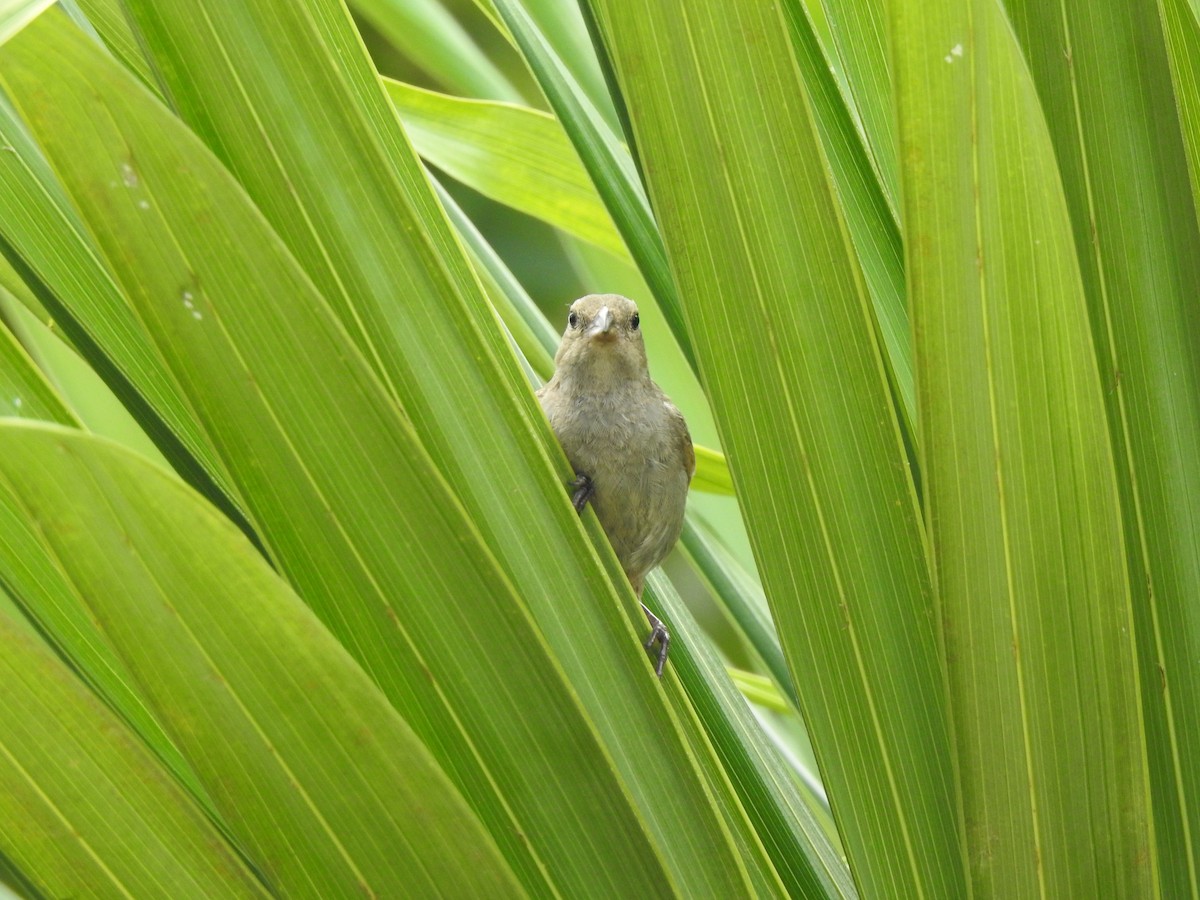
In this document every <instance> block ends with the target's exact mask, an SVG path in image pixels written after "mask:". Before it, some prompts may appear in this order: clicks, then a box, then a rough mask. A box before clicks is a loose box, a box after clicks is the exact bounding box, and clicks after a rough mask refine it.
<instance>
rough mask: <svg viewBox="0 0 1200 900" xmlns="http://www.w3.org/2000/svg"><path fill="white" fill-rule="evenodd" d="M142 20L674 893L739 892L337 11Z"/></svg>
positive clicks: (391, 120)
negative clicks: (563, 700) (512, 592)
mask: <svg viewBox="0 0 1200 900" xmlns="http://www.w3.org/2000/svg"><path fill="white" fill-rule="evenodd" d="M132 8H133V9H134V12H135V18H136V20H137V22H138V23H139V26H140V28H141V30H142V33H143V36H144V38H145V42H146V45H147V46H148V47H149V48H150V49H151V52H152V53H154V55H155V58H156V59H159V60H161V62H162V66H161V68H162V71H163V72H164V77H165V81H166V84H167V85H168V86H169V89H168V91H167V93H168V94H170V95H171V96H172V97H173V98H174V100H175V102H176V104H177V106H178V109H179V111H180V114H181V115H182V116H183V117H184V118H185V120H187V121H188V122H189V123H190V124H192V126H193V127H194V128H195V129H196V131H197V133H198V134H199V135H201V136H202V137H203V138H204V139H205V140H207V141H209V142H210V144H211V146H212V147H213V149H214V151H215V152H218V153H219V154H221V155H223V156H224V157H225V158H226V159H227V160H228V162H229V165H230V168H231V171H232V172H233V173H234V175H235V176H236V177H237V178H238V179H239V181H240V182H241V183H242V184H243V185H244V186H245V187H246V189H247V191H248V192H249V193H250V194H251V196H252V197H253V198H254V199H255V200H256V202H257V203H258V205H259V207H260V208H261V209H262V210H263V212H264V214H265V215H266V216H267V217H268V219H269V220H270V221H271V222H272V224H273V226H274V227H275V229H276V230H277V232H278V233H279V234H280V236H281V237H282V238H283V239H284V241H285V242H286V243H287V244H288V245H289V247H290V248H291V250H292V252H293V255H294V257H295V258H296V260H297V261H298V262H299V263H300V264H301V265H302V266H303V267H305V269H306V271H308V273H309V274H310V275H311V277H312V278H313V280H314V282H315V283H316V284H317V285H318V287H320V288H321V289H322V290H323V293H324V294H325V296H326V298H327V299H328V300H329V301H330V304H331V306H332V308H333V309H334V311H335V313H336V314H337V315H338V317H339V319H340V320H341V322H342V324H343V325H344V326H345V327H346V329H347V331H348V332H349V333H350V335H351V337H352V339H353V340H354V341H355V343H356V344H357V345H358V346H359V347H360V348H361V349H362V350H363V351H364V354H365V355H366V357H367V359H368V360H369V361H370V363H371V364H372V367H373V368H374V369H375V371H376V373H377V374H378V375H379V376H380V378H381V379H382V380H383V382H384V383H385V384H386V385H387V386H388V388H389V390H390V391H391V392H392V394H393V395H394V396H395V397H396V399H397V400H398V401H399V403H400V404H401V406H402V407H403V409H404V412H405V413H406V414H407V416H408V417H409V418H410V419H411V420H412V422H413V424H414V427H415V429H416V432H417V434H418V435H419V439H420V441H421V443H422V444H423V445H424V446H425V448H426V449H427V450H428V451H429V454H430V456H431V458H432V459H433V461H434V463H435V465H436V466H437V467H438V469H439V470H440V471H441V473H442V474H443V475H444V476H445V477H446V479H447V481H448V482H449V483H450V486H451V488H452V490H453V491H454V493H455V495H456V496H457V497H458V499H459V500H460V501H461V502H462V504H463V507H464V508H465V511H466V513H467V514H468V515H469V516H470V518H471V520H472V522H473V523H474V524H475V526H476V527H477V528H478V529H479V530H480V532H481V533H482V537H483V540H484V541H486V542H487V544H488V546H489V547H491V548H492V549H493V551H494V552H495V555H496V561H497V562H498V563H499V565H500V566H501V567H502V570H503V571H504V572H505V574H506V575H507V576H508V578H509V579H511V581H512V583H513V585H514V587H515V588H516V596H517V597H519V598H520V599H521V600H523V601H524V602H525V603H526V604H528V607H529V610H530V612H531V613H532V614H533V616H534V617H535V618H536V622H537V625H538V628H539V630H540V631H541V632H542V634H544V635H545V637H546V639H547V641H548V642H549V644H550V645H551V646H552V647H553V648H554V652H555V654H556V655H557V657H558V659H559V661H560V663H561V664H562V666H563V668H564V674H565V675H566V677H567V678H569V679H570V682H571V684H572V686H573V688H574V690H575V691H577V692H578V697H579V700H580V701H581V702H582V704H583V705H584V708H585V709H586V710H587V711H588V716H589V718H590V721H591V722H592V723H593V724H594V726H595V728H596V729H597V730H598V732H599V736H600V738H601V739H602V740H603V742H604V746H605V748H606V750H607V752H609V753H611V760H612V763H611V764H612V765H613V766H615V769H616V775H614V777H618V778H619V779H620V780H621V782H622V783H623V784H624V785H625V786H626V787H627V788H628V790H629V792H630V794H631V796H632V803H633V805H635V806H636V807H637V809H638V810H639V812H640V815H641V816H642V817H643V821H644V823H645V827H646V828H647V829H649V831H650V834H651V836H652V839H653V841H654V842H655V846H656V847H657V848H661V849H662V852H663V853H664V861H665V863H666V864H667V865H668V866H669V867H670V868H671V871H672V877H674V878H675V879H677V880H678V881H679V882H680V883H681V884H684V885H686V884H688V883H693V882H694V883H695V885H696V887H695V889H697V890H713V889H725V888H730V887H731V883H732V885H736V884H738V883H739V880H740V879H741V877H742V870H741V867H740V865H739V863H738V862H737V861H736V859H735V858H733V854H732V852H731V850H730V844H729V837H728V835H727V833H726V830H725V827H724V826H723V825H722V822H723V821H737V818H736V817H734V818H733V819H727V817H726V816H725V815H724V814H723V813H722V814H720V815H718V814H717V813H716V811H715V810H714V809H713V805H712V804H713V801H712V799H711V797H710V796H709V795H707V794H706V793H704V791H703V788H702V784H701V781H700V779H699V773H698V764H697V762H695V761H693V760H692V759H690V758H689V757H688V750H687V748H688V747H698V746H700V745H699V744H698V743H697V742H696V741H695V740H694V739H693V736H692V735H689V736H688V737H687V738H686V739H681V736H680V735H679V733H678V732H677V731H676V730H675V729H676V728H683V729H685V730H686V731H691V732H693V733H694V731H695V726H694V724H692V723H691V722H690V721H688V720H679V719H677V718H674V717H673V716H672V713H671V712H670V707H669V706H668V705H667V704H665V703H664V702H663V698H662V697H661V695H659V694H658V692H657V690H656V686H655V684H654V683H653V682H651V681H647V679H646V678H645V675H644V673H645V672H646V669H645V668H643V667H642V665H641V663H640V661H638V657H639V656H640V655H641V654H640V651H639V649H638V645H637V643H636V642H635V641H634V640H633V638H632V635H631V633H630V629H629V625H628V624H626V623H627V621H628V619H629V618H631V617H633V616H637V615H638V613H637V608H636V606H635V604H634V603H633V602H632V599H631V597H630V595H629V594H628V592H626V593H624V594H623V595H620V594H617V593H616V592H615V591H614V590H613V588H614V585H613V584H612V583H611V582H609V581H607V580H606V579H604V578H603V577H602V575H601V573H600V570H599V568H598V567H597V566H596V564H595V562H594V556H593V555H592V550H591V547H590V546H589V545H588V542H587V541H586V539H585V535H584V533H583V532H582V531H581V529H580V528H579V526H578V517H577V516H575V515H574V513H573V511H572V509H571V507H570V505H569V504H568V503H567V502H566V498H565V491H564V490H563V488H562V481H563V480H566V478H567V477H569V476H568V475H567V472H568V470H567V469H566V467H565V465H564V463H563V461H562V457H561V454H560V451H559V450H558V448H557V446H556V445H555V443H554V441H553V438H552V436H551V433H550V431H549V428H548V426H547V423H546V421H545V417H544V416H543V414H542V413H541V411H540V409H538V408H537V405H536V402H535V400H534V398H533V397H532V395H531V393H530V392H529V389H528V384H527V382H526V381H525V379H524V378H523V376H522V374H521V373H520V371H519V369H518V367H517V366H516V364H515V361H514V360H513V358H512V356H511V351H510V348H509V346H508V344H507V342H506V340H505V338H504V336H503V333H502V331H501V330H500V329H499V328H497V327H496V325H495V318H494V314H493V313H492V312H491V310H490V309H489V308H488V305H487V303H486V301H485V299H484V297H483V296H482V294H481V292H480V290H479V286H478V283H477V281H476V280H475V279H474V277H473V276H472V273H471V272H470V269H469V266H468V264H467V262H466V260H465V259H464V257H463V255H462V250H461V245H460V244H459V242H458V241H457V240H456V239H455V237H454V234H453V232H452V231H451V229H450V228H449V226H448V224H447V222H446V219H445V214H444V212H443V211H442V209H441V208H440V207H439V206H438V205H437V202H436V198H435V196H434V194H433V192H432V191H431V190H430V187H429V184H428V182H427V180H426V179H425V176H424V173H423V171H422V169H421V167H420V165H419V163H418V161H417V159H416V157H415V155H414V154H413V152H412V150H411V148H410V146H409V145H408V142H407V139H406V138H405V136H404V134H403V132H402V130H401V129H400V127H399V124H398V121H397V118H396V115H395V111H394V110H393V109H392V107H391V105H390V103H389V102H388V99H387V96H386V93H385V92H384V91H383V89H382V87H381V85H380V84H379V80H378V76H377V74H376V72H375V71H374V69H373V68H372V67H371V65H370V63H369V60H367V58H366V57H365V55H364V54H363V52H362V48H361V45H360V43H359V41H358V38H357V36H356V35H355V33H354V32H353V30H352V29H351V28H350V27H349V23H348V21H347V20H346V18H345V13H344V9H343V8H342V6H341V5H340V4H339V3H337V2H332V0H306V2H304V3H300V4H297V3H293V2H283V0H275V2H271V3H266V4H256V5H254V6H252V7H237V8H233V7H230V6H229V5H228V4H223V3H211V4H209V3H207V2H206V3H201V4H195V3H191V2H186V3H185V2H169V3H158V2H155V3H149V2H146V3H142V2H138V3H134V4H132ZM201 90H203V91H204V93H203V95H202V96H201V95H200V94H199V93H198V92H199V91H201ZM248 121H254V122H258V123H262V124H261V127H258V128H255V129H252V130H251V129H247V128H246V123H247V122H248ZM553 466H558V467H559V468H558V472H559V473H560V475H559V478H560V479H562V480H557V479H556V478H555V477H554V474H553V472H554V470H553ZM588 521H589V527H590V528H591V529H592V530H593V534H594V535H598V528H597V527H596V524H595V520H594V519H591V518H589V520H588ZM603 549H604V553H603V557H604V560H605V563H606V564H607V565H608V566H610V569H609V571H614V569H615V559H614V558H613V557H612V556H611V553H609V552H608V549H607V547H604V548H603ZM533 560H536V563H534V562H532V561H533ZM618 579H619V581H618V586H623V584H624V579H623V578H621V577H620V576H618ZM621 596H623V597H624V598H625V599H624V603H625V610H624V611H622V610H620V609H619V607H618V606H617V605H616V603H614V600H617V599H618V598H619V597H621ZM564 598H569V599H564ZM623 618H625V621H622V619H623ZM642 659H644V656H643V657H642ZM613 709H620V710H621V716H620V718H619V721H615V720H614V718H613V716H612V710H613ZM664 722H670V723H671V725H670V727H669V728H666V729H664ZM664 794H666V795H668V796H670V797H671V798H672V802H671V803H667V804H664V803H662V802H661V798H662V796H663V795H664ZM717 802H718V804H720V805H723V804H728V803H732V804H735V805H736V802H737V801H736V798H735V797H733V796H732V795H729V794H728V793H725V794H723V795H721V796H719V797H718V800H717ZM684 823H687V824H686V825H685V824H684ZM666 848H672V850H671V851H667V849H666ZM629 877H633V876H632V875H629ZM722 886H724V887H722Z"/></svg>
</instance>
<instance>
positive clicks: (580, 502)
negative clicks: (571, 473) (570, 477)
mask: <svg viewBox="0 0 1200 900" xmlns="http://www.w3.org/2000/svg"><path fill="white" fill-rule="evenodd" d="M567 487H569V488H570V489H571V504H572V505H573V506H574V507H575V512H577V513H581V512H583V508H584V507H585V506H587V505H588V501H589V500H591V499H592V496H593V495H594V494H595V493H596V485H595V482H593V481H592V479H591V476H590V475H586V474H584V473H583V472H576V473H575V480H574V481H568V482H567Z"/></svg>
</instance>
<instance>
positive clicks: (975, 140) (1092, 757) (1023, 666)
mask: <svg viewBox="0 0 1200 900" xmlns="http://www.w3.org/2000/svg"><path fill="white" fill-rule="evenodd" d="M892 28H893V32H892V47H893V48H894V49H897V51H898V52H897V53H896V57H895V63H896V80H897V84H898V85H899V103H898V107H897V108H898V115H899V120H900V134H901V154H900V155H901V159H902V160H903V161H904V173H903V178H904V221H905V223H906V228H907V248H908V274H909V284H910V286H911V291H912V296H911V304H912V308H913V315H914V320H913V324H914V333H915V335H916V346H915V349H916V355H917V374H918V377H917V384H918V389H919V393H918V408H919V410H920V416H921V432H920V437H921V458H922V463H923V466H922V474H923V478H924V479H925V488H926V502H927V510H926V517H927V522H928V527H929V533H930V542H931V546H932V553H933V557H934V561H935V565H936V571H937V593H938V600H939V609H938V615H937V622H938V623H940V624H941V627H942V632H943V644H944V647H945V655H946V661H947V670H948V694H949V699H950V704H951V711H952V718H953V724H954V740H955V750H956V757H957V765H956V771H957V774H958V778H959V783H960V790H961V803H962V806H961V810H962V815H963V818H964V823H963V825H964V830H963V835H964V839H965V841H966V848H965V849H966V855H967V860H968V862H969V866H970V878H971V883H972V885H973V888H974V891H975V893H976V894H977V895H979V896H996V895H1004V896H1020V897H1038V896H1040V897H1048V898H1056V897H1064V896H1089V897H1151V896H1156V895H1157V884H1158V878H1157V860H1156V854H1155V848H1154V847H1153V846H1152V845H1151V843H1150V842H1151V840H1152V835H1153V833H1154V831H1153V827H1152V825H1151V820H1150V818H1151V811H1150V798H1149V783H1148V773H1147V763H1146V756H1145V753H1146V749H1145V740H1146V735H1145V733H1144V731H1143V727H1142V721H1141V710H1140V708H1139V692H1138V669H1137V661H1136V658H1135V643H1134V641H1135V638H1134V621H1133V612H1132V608H1131V594H1130V587H1129V583H1128V579H1127V574H1126V569H1125V562H1126V556H1125V546H1124V541H1123V537H1122V532H1121V518H1120V506H1119V502H1118V492H1117V481H1116V473H1115V469H1114V460H1113V454H1112V449H1111V445H1110V439H1109V432H1108V427H1107V422H1106V417H1105V413H1104V399H1103V391H1102V384H1101V380H1100V377H1099V372H1098V370H1097V360H1096V352H1095V349H1094V347H1093V344H1092V338H1091V333H1090V331H1089V327H1088V319H1087V306H1086V302H1085V297H1084V291H1083V284H1082V282H1081V279H1080V272H1079V266H1078V262H1077V259H1076V256H1075V252H1076V245H1077V244H1076V242H1075V241H1073V240H1072V234H1071V226H1070V220H1069V218H1068V210H1067V205H1066V203H1065V202H1064V198H1063V194H1062V188H1061V182H1060V180H1059V172H1058V168H1057V164H1056V157H1055V154H1054V150H1053V147H1052V145H1051V141H1050V135H1049V133H1048V130H1047V127H1046V119H1045V118H1044V117H1043V111H1042V108H1041V106H1040V105H1039V103H1038V97H1037V93H1036V92H1035V88H1034V84H1033V81H1032V79H1031V78H1030V76H1029V72H1028V70H1027V69H1026V68H1025V60H1024V58H1023V56H1022V54H1021V49H1020V47H1019V46H1018V44H1017V41H1016V39H1015V37H1014V35H1013V32H1012V30H1011V28H1010V26H1009V22H1008V20H1007V19H1006V17H1005V15H1004V13H1003V11H1002V10H1001V9H1000V7H999V5H998V4H997V3H996V2H995V0H972V2H970V3H966V4H964V3H960V2H956V0H939V2H936V3H928V2H916V0H903V2H898V3H895V4H893V6H892Z"/></svg>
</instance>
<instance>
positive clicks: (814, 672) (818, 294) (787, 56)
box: [594, 2, 963, 896]
mask: <svg viewBox="0 0 1200 900" xmlns="http://www.w3.org/2000/svg"><path fill="white" fill-rule="evenodd" d="M594 6H595V8H596V9H597V11H598V19H599V21H600V22H601V23H602V26H603V29H604V35H605V39H606V41H607V43H608V45H609V47H610V51H611V53H612V56H613V58H614V62H615V64H616V68H617V71H618V73H619V75H620V79H621V85H622V88H623V90H624V93H625V98H626V101H627V103H628V106H629V110H630V115H631V117H632V120H633V124H634V130H635V134H636V139H637V144H638V149H639V152H640V154H641V156H642V160H643V163H644V164H645V167H646V172H647V174H648V178H649V185H648V187H649V191H650V195H651V197H652V198H653V200H654V208H655V211H656V213H657V215H658V220H659V223H660V225H661V227H662V231H663V235H664V239H665V241H666V244H667V246H668V248H669V251H670V258H671V265H672V269H673V271H674V273H675V275H676V279H677V281H678V283H679V286H680V291H681V295H682V296H683V297H684V298H685V303H684V305H683V310H684V313H685V315H686V316H687V319H688V330H689V332H690V333H691V334H692V336H693V338H694V340H695V342H696V344H695V345H696V350H697V359H698V361H699V364H700V372H701V375H702V378H703V381H704V384H705V388H706V391H707V393H708V395H709V399H710V400H711V402H712V404H713V409H714V414H715V416H716V419H717V422H718V427H719V429H720V432H721V439H722V440H721V443H722V446H724V447H725V449H726V451H727V454H728V456H729V459H730V463H731V468H732V470H733V474H734V483H735V485H736V487H737V490H738V496H739V499H740V501H741V503H742V508H743V510H744V511H745V515H746V520H747V527H748V529H749V531H750V535H751V540H752V543H753V545H754V549H755V557H756V560H757V562H758V565H759V571H760V573H761V574H762V579H763V584H764V586H765V588H766V590H767V595H768V598H769V599H770V601H771V608H772V612H773V614H774V618H775V622H776V623H777V625H778V627H779V631H780V634H781V638H782V642H783V646H784V650H785V653H786V654H787V658H788V662H789V664H790V665H791V668H792V672H793V674H794V676H795V681H796V685H797V689H798V691H799V693H800V696H801V702H802V707H803V709H804V712H805V716H806V720H807V723H808V726H809V733H810V735H811V736H812V739H813V743H814V745H815V746H816V749H817V754H818V759H819V761H820V763H821V767H822V774H823V775H824V778H825V782H826V784H827V786H828V787H829V793H830V797H831V800H832V802H833V807H834V812H835V815H836V816H837V818H838V824H839V829H840V831H841V834H842V836H843V839H844V843H845V845H846V849H847V853H848V856H849V859H850V864H851V869H852V871H853V872H854V875H855V878H856V879H857V881H858V884H859V887H860V889H861V890H862V892H863V893H864V894H867V895H870V896H891V895H895V896H915V895H919V894H922V893H924V894H926V895H937V896H957V895H958V894H959V893H961V891H962V889H963V881H962V879H963V873H962V871H961V868H960V865H959V860H958V857H957V834H956V828H955V825H954V822H953V819H952V817H950V816H947V814H946V811H947V810H948V809H952V808H953V805H954V799H953V797H954V795H953V784H952V780H951V768H950V758H949V754H948V752H947V746H946V734H947V732H946V722H945V718H944V708H943V706H942V703H941V700H940V696H939V694H940V684H941V674H940V670H939V664H938V658H937V651H936V645H935V643H934V632H933V619H932V608H931V598H930V595H929V585H928V581H927V577H928V576H927V574H926V572H925V562H924V548H923V543H922V535H921V529H920V525H919V521H918V513H917V508H916V501H915V497H914V494H913V489H912V484H911V482H910V481H909V479H908V477H907V474H906V469H907V467H906V466H905V464H904V452H903V449H902V447H901V443H900V439H899V434H898V431H897V422H896V418H895V414H894V412H893V410H892V406H891V400H890V396H889V388H888V384H887V379H886V375H885V374H884V369H883V367H882V361H881V358H880V349H879V347H878V345H877V343H876V340H875V324H874V317H873V313H872V311H871V308H870V304H869V300H868V298H867V297H866V295H865V291H864V288H863V285H862V280H861V275H860V272H859V270H858V264H857V261H856V259H855V257H854V255H853V250H852V247H851V245H850V242H849V239H848V237H847V235H846V231H845V227H844V224H843V222H842V219H841V216H840V213H839V212H838V210H837V207H836V195H835V193H834V190H833V187H832V186H831V184H830V182H829V177H828V169H827V166H826V163H825V161H824V159H823V156H822V152H821V148H820V144H819V142H818V139H817V135H816V131H815V128H814V126H813V123H812V121H811V119H810V116H809V113H808V110H807V107H806V106H805V104H804V103H803V102H802V98H803V91H802V87H801V86H800V85H799V84H798V83H797V82H796V81H795V80H794V79H795V74H794V73H795V69H794V67H793V63H792V60H791V49H790V47H789V46H788V38H787V35H786V31H785V28H784V23H783V22H782V20H781V19H780V18H779V15H778V13H777V12H776V11H774V10H772V9H770V8H768V7H766V6H763V5H762V4H757V3H749V2H745V3H728V2H721V3H716V2H714V3H699V4H697V3H686V4H683V3H673V2H655V3H651V4H649V5H648V6H647V8H646V9H645V10H641V11H639V12H637V14H634V13H633V11H631V10H630V9H629V8H628V7H627V6H625V5H623V4H619V3H615V2H614V3H609V2H599V3H596V4H594ZM730 34H737V35H739V40H738V41H729V40H728V35H730ZM835 372H836V373H837V376H836V378H834V379H831V373H835ZM900 635H903V638H901V637H899V636H900ZM868 798H869V799H868Z"/></svg>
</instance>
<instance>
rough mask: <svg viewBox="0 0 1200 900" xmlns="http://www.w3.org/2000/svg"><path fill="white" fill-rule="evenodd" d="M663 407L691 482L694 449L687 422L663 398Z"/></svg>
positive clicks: (673, 406) (668, 401)
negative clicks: (672, 428)
mask: <svg viewBox="0 0 1200 900" xmlns="http://www.w3.org/2000/svg"><path fill="white" fill-rule="evenodd" d="M663 405H664V406H665V407H666V408H667V413H668V414H669V416H670V420H671V425H672V426H673V427H674V430H675V433H676V436H677V439H678V441H679V446H680V449H681V450H682V451H683V467H684V468H685V469H687V474H688V481H691V480H692V476H693V475H695V474H696V448H695V447H694V446H693V445H692V435H691V432H689V431H688V427H687V421H686V420H685V419H684V418H683V413H681V412H680V411H679V410H678V409H677V408H676V406H675V404H674V403H672V402H671V401H670V400H667V399H665V398H664V399H663Z"/></svg>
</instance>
